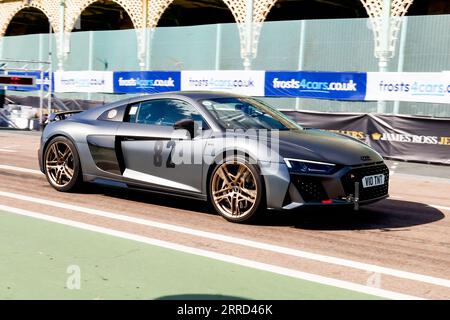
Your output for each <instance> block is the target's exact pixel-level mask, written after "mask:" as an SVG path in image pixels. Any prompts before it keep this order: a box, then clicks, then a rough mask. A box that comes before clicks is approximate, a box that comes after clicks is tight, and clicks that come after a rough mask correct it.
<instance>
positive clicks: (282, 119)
mask: <svg viewBox="0 0 450 320" xmlns="http://www.w3.org/2000/svg"><path fill="white" fill-rule="evenodd" d="M200 103H201V104H202V105H203V106H204V107H205V108H206V109H208V110H209V112H211V114H212V115H213V116H214V117H215V118H216V119H217V121H218V122H219V123H220V124H221V125H222V126H223V127H224V128H225V129H244V130H248V129H267V130H302V129H303V128H302V127H301V126H300V125H298V124H297V123H296V122H294V121H293V120H291V119H289V118H288V117H287V116H285V115H284V114H282V113H281V112H279V111H277V110H275V109H274V108H272V107H269V106H268V105H266V104H264V103H263V102H261V101H259V100H256V99H253V98H235V97H231V98H216V99H205V100H201V101H200Z"/></svg>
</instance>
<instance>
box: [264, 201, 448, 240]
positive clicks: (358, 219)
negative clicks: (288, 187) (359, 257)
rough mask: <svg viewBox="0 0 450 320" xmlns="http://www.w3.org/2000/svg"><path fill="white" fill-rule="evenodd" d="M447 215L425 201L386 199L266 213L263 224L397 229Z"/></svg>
mask: <svg viewBox="0 0 450 320" xmlns="http://www.w3.org/2000/svg"><path fill="white" fill-rule="evenodd" d="M443 218H445V215H444V214H443V213H442V212H441V211H439V210H438V209H435V208H433V207H430V206H428V205H426V204H422V203H418V202H409V201H401V200H391V199H387V200H384V201H381V202H379V203H376V204H372V205H368V206H365V207H362V208H361V209H360V210H359V211H353V210H352V209H342V208H331V207H330V208H319V207H316V208H309V209H301V210H298V211H295V212H289V213H281V214H279V215H276V214H271V215H267V216H266V217H265V219H263V221H261V223H260V225H266V226H286V227H294V228H298V229H306V230H323V231H338V230H374V229H376V230H382V231H386V232H389V231H398V230H405V229H407V228H409V227H414V226H419V225H424V224H428V223H432V222H435V221H439V220H441V219H443Z"/></svg>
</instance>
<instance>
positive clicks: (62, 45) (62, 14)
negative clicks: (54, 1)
mask: <svg viewBox="0 0 450 320" xmlns="http://www.w3.org/2000/svg"><path fill="white" fill-rule="evenodd" d="M65 15H66V0H61V1H60V3H59V50H58V70H59V71H62V70H63V64H64V50H65V41H64V40H65V30H64V29H65V23H64V19H65Z"/></svg>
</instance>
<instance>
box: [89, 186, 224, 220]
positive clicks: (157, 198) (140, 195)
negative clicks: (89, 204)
mask: <svg viewBox="0 0 450 320" xmlns="http://www.w3.org/2000/svg"><path fill="white" fill-rule="evenodd" d="M83 193H90V194H103V195H105V196H108V197H113V198H118V199H124V200H128V201H135V202H142V203H147V204H150V205H155V206H162V207H168V208H172V209H180V210H188V211H195V212H200V213H205V214H215V212H214V210H213V209H212V206H211V205H210V204H209V203H208V202H205V201H200V200H195V199H190V198H184V197H180V196H176V195H168V194H160V193H156V192H153V191H141V190H135V189H133V190H129V189H122V188H115V187H110V186H103V185H95V184H92V185H89V184H86V187H85V188H83Z"/></svg>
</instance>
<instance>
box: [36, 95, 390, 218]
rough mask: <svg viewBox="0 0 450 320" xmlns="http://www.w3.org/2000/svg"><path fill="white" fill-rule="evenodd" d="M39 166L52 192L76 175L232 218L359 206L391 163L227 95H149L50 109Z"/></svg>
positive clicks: (67, 187) (382, 182) (75, 182)
mask: <svg viewBox="0 0 450 320" xmlns="http://www.w3.org/2000/svg"><path fill="white" fill-rule="evenodd" d="M39 163H40V168H41V171H42V172H43V173H45V175H46V177H47V179H48V182H49V183H50V184H51V185H52V186H53V187H54V188H55V189H56V190H58V191H65V192H66V191H72V190H75V189H76V188H79V187H80V186H81V185H82V183H84V182H94V183H100V184H106V185H111V186H116V187H124V188H133V189H141V190H151V191H153V192H154V193H155V192H156V193H165V194H172V195H177V196H182V197H189V198H195V199H200V200H204V201H210V202H211V204H212V205H213V206H214V208H215V209H216V211H217V212H218V213H219V214H221V215H222V216H223V217H224V218H226V219H227V220H229V221H232V222H244V221H249V220H251V219H254V218H256V217H258V216H259V214H260V213H261V212H263V211H266V209H269V210H275V211H276V210H293V209H296V208H300V207H303V206H339V205H342V206H348V207H350V206H352V207H354V208H355V209H357V208H358V207H359V205H363V204H368V203H371V202H375V201H378V200H382V199H384V198H386V197H388V182H389V170H388V168H387V166H386V165H385V164H384V162H383V159H382V157H381V156H380V155H379V154H378V153H377V152H375V151H374V150H372V149H371V148H369V147H368V146H367V145H365V144H364V143H362V142H360V141H358V140H355V139H353V138H350V137H346V136H343V135H339V134H334V133H329V132H326V131H321V130H314V129H306V128H302V127H301V126H300V125H298V124H297V123H296V122H294V121H293V120H291V119H290V118H288V117H286V116H285V115H283V114H282V113H280V112H279V111H277V110H275V109H274V108H272V107H270V106H268V105H267V104H265V103H263V102H261V101H259V100H257V99H254V98H250V97H245V96H237V95H231V94H225V93H210V92H208V93H205V92H177V93H169V94H155V95H149V96H142V97H136V98H130V99H126V100H123V101H119V102H114V103H111V104H107V105H104V106H100V107H97V108H94V109H90V110H88V111H84V112H79V111H76V112H65V113H57V114H52V115H51V116H50V118H49V120H48V123H47V125H46V127H45V129H44V131H43V134H42V139H41V147H40V150H39ZM149 196H151V195H149Z"/></svg>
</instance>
